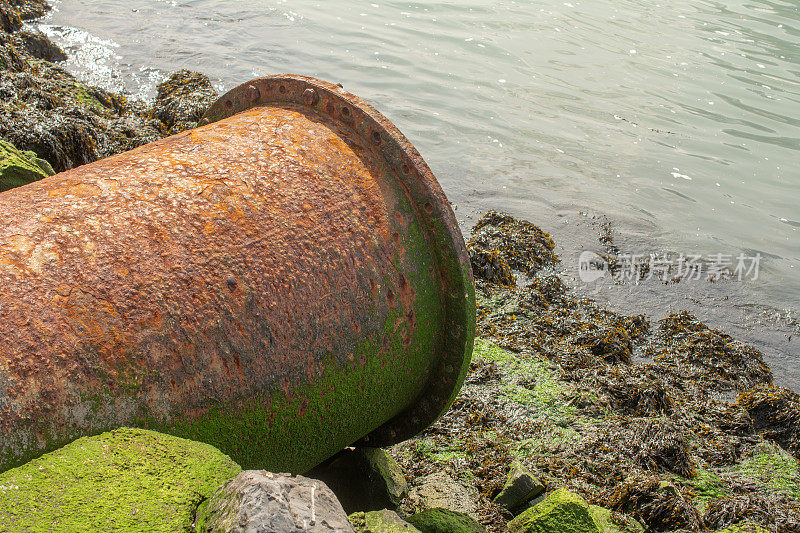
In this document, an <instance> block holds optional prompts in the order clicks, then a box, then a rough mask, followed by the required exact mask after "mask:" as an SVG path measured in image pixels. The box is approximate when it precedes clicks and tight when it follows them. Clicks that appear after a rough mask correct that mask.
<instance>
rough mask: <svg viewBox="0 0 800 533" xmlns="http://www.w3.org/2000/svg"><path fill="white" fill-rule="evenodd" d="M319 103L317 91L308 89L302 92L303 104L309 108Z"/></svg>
mask: <svg viewBox="0 0 800 533" xmlns="http://www.w3.org/2000/svg"><path fill="white" fill-rule="evenodd" d="M317 102H319V94H318V93H317V91H315V90H314V89H312V88H311V87H309V88H308V89H306V90H305V91H303V103H305V104H306V105H309V106H313V105H317Z"/></svg>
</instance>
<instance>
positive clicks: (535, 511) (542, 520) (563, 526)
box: [508, 489, 623, 533]
mask: <svg viewBox="0 0 800 533" xmlns="http://www.w3.org/2000/svg"><path fill="white" fill-rule="evenodd" d="M508 530H509V531H510V532H511V533H560V532H562V531H569V532H571V533H617V532H621V531H623V530H622V529H620V528H619V527H617V526H616V525H614V524H613V523H612V522H611V514H610V512H608V511H607V510H605V509H602V508H600V507H596V506H590V505H589V504H588V503H586V500H584V499H583V498H581V497H580V496H578V495H577V494H574V493H572V492H570V491H568V490H567V489H558V490H555V491H553V492H551V493H550V494H548V495H547V497H546V498H545V499H544V500H542V501H541V502H539V503H538V504H536V505H534V506H533V507H531V508H530V509H528V510H527V511H525V512H524V513H522V514H521V515H519V516H518V517H516V518H515V519H514V520H512V521H511V522H509V523H508Z"/></svg>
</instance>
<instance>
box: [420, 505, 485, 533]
mask: <svg viewBox="0 0 800 533" xmlns="http://www.w3.org/2000/svg"><path fill="white" fill-rule="evenodd" d="M408 522H409V523H410V524H411V525H413V526H415V527H416V528H417V529H419V530H420V531H421V532H422V533H486V528H485V527H483V526H482V525H480V524H479V523H478V522H477V521H475V519H474V518H472V517H471V516H469V515H466V514H464V513H458V512H456V511H451V510H450V509H442V508H441V507H437V508H435V509H428V510H427V511H422V512H421V513H417V514H415V515H414V516H412V517H410V518H409V519H408Z"/></svg>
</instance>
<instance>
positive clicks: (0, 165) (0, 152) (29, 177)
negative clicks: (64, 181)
mask: <svg viewBox="0 0 800 533" xmlns="http://www.w3.org/2000/svg"><path fill="white" fill-rule="evenodd" d="M53 174H55V171H53V168H52V167H51V166H50V164H49V163H48V162H47V161H45V160H44V159H39V158H38V157H36V154H35V153H33V152H23V151H20V150H17V149H16V147H14V145H13V144H11V143H9V142H6V141H3V140H0V192H2V191H7V190H9V189H13V188H14V187H20V186H22V185H25V184H26V183H31V182H34V181H37V180H40V179H42V178H46V177H47V176H52V175H53Z"/></svg>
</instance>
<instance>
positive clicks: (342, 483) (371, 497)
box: [306, 448, 408, 513]
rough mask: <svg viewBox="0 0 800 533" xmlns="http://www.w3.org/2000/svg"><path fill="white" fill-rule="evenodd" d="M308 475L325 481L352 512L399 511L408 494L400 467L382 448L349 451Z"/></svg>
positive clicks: (338, 455)
mask: <svg viewBox="0 0 800 533" xmlns="http://www.w3.org/2000/svg"><path fill="white" fill-rule="evenodd" d="M306 475H308V476H310V477H313V478H314V479H321V480H322V481H324V482H325V483H327V485H328V486H329V487H330V488H331V490H333V492H334V494H336V496H337V497H338V498H339V501H340V502H342V506H343V507H344V509H345V511H347V512H348V513H354V512H356V511H378V510H380V509H396V508H397V506H398V505H399V504H400V502H401V501H402V500H403V498H405V497H406V495H408V484H407V483H406V478H405V475H404V474H403V471H402V469H401V468H400V465H398V464H397V461H395V460H394V459H393V458H392V457H391V456H390V455H389V454H388V453H386V452H385V451H383V450H382V449H380V448H355V449H352V448H348V449H345V450H343V451H342V452H340V453H338V454H336V455H335V456H334V457H333V458H332V459H329V460H328V461H326V462H324V463H323V464H321V465H319V466H317V467H315V468H314V469H312V470H311V471H309V472H307V473H306Z"/></svg>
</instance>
